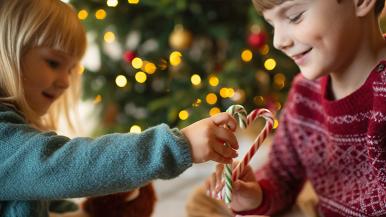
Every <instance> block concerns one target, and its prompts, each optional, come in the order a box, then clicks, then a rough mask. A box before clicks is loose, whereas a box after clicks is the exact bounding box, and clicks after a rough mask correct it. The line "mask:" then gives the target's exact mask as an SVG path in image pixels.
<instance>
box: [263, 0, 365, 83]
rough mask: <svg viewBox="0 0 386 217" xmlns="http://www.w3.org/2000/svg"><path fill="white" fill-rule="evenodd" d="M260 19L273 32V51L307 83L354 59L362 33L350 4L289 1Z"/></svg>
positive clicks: (332, 0)
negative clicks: (285, 58)
mask: <svg viewBox="0 0 386 217" xmlns="http://www.w3.org/2000/svg"><path fill="white" fill-rule="evenodd" d="M263 16H264V18H265V19H266V20H267V22H268V23H270V24H271V25H272V26H273V28H274V40H273V44H274V47H275V48H277V49H279V50H281V51H283V52H284V53H285V54H286V55H287V56H289V57H291V58H292V59H293V60H294V61H295V62H296V64H297V65H298V66H299V68H300V70H301V72H302V74H303V75H304V76H305V77H306V78H308V79H316V78H319V77H321V76H323V75H326V74H329V73H332V72H339V71H340V70H342V69H344V68H345V67H348V66H349V65H350V60H351V59H353V58H354V55H355V50H356V49H357V47H358V46H356V45H357V44H359V41H360V38H359V35H360V34H357V33H359V32H358V31H361V29H360V28H359V27H358V26H360V25H359V21H358V19H357V17H356V15H355V7H354V1H352V0H343V1H341V2H340V3H338V2H337V0H289V1H285V2H284V3H282V4H280V5H277V6H275V7H273V8H271V9H268V10H265V11H263Z"/></svg>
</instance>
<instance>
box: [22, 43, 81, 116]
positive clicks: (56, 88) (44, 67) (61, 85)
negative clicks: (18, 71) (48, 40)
mask: <svg viewBox="0 0 386 217" xmlns="http://www.w3.org/2000/svg"><path fill="white" fill-rule="evenodd" d="M76 64H77V60H76V59H75V58H72V57H70V56H68V55H66V54H65V53H63V52H61V51H57V50H54V49H51V48H48V47H37V48H32V49H30V50H29V51H27V52H26V54H25V55H24V56H23V57H22V72H23V73H22V76H23V85H24V90H25V96H26V99H27V102H28V104H29V105H30V106H31V108H32V109H33V110H34V111H35V112H36V113H37V114H39V115H44V114H45V113H46V112H47V110H48V109H49V107H50V106H51V105H52V103H53V102H54V101H55V100H56V99H58V98H59V97H60V96H61V95H62V94H63V93H64V91H65V90H66V89H67V88H68V87H69V85H70V83H69V78H70V74H71V72H72V71H73V69H74V67H75V66H76Z"/></svg>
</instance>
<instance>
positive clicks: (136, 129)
mask: <svg viewBox="0 0 386 217" xmlns="http://www.w3.org/2000/svg"><path fill="white" fill-rule="evenodd" d="M140 132H142V129H141V127H140V126H138V125H133V126H131V127H130V133H140Z"/></svg>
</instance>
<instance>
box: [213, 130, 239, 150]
mask: <svg viewBox="0 0 386 217" xmlns="http://www.w3.org/2000/svg"><path fill="white" fill-rule="evenodd" d="M214 133H215V134H216V137H217V139H218V140H220V141H222V142H225V143H227V144H228V145H230V147H232V148H233V149H238V148H239V144H238V142H237V139H236V136H235V134H233V133H232V132H231V131H229V129H225V128H223V127H217V128H216V129H215V131H214Z"/></svg>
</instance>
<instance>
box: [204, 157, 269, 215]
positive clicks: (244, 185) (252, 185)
mask: <svg viewBox="0 0 386 217" xmlns="http://www.w3.org/2000/svg"><path fill="white" fill-rule="evenodd" d="M237 163H238V162H234V163H233V167H235V166H236V165H237ZM223 169H224V165H223V164H218V165H217V166H216V171H215V172H214V173H213V174H212V176H211V177H210V178H208V179H207V181H206V183H205V185H206V189H207V190H208V194H209V196H211V197H213V198H217V195H218V194H219V193H221V192H222V191H221V190H222V189H223V187H224V182H223V180H222V176H223V175H222V174H223ZM262 199H263V195H262V190H261V188H260V185H259V184H258V182H257V181H256V178H255V174H254V173H253V171H252V168H251V167H250V166H247V167H246V168H245V170H244V172H243V173H242V174H241V175H240V177H239V179H238V180H237V181H235V182H234V183H233V186H232V202H231V207H232V209H233V210H234V211H236V212H239V211H247V210H252V209H256V208H257V207H259V206H260V204H261V201H262Z"/></svg>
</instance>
